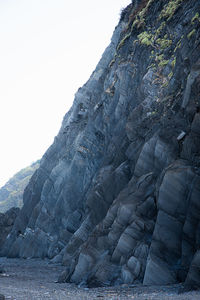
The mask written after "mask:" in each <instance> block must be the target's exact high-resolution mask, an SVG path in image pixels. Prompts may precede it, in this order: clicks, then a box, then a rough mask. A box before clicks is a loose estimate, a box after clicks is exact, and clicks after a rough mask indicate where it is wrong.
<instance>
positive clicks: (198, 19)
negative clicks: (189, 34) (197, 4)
mask: <svg viewBox="0 0 200 300" xmlns="http://www.w3.org/2000/svg"><path fill="white" fill-rule="evenodd" d="M196 21H198V22H199V23H200V17H199V13H198V12H197V13H196V14H195V16H194V17H193V18H192V20H191V24H194V23H195V22H196Z"/></svg>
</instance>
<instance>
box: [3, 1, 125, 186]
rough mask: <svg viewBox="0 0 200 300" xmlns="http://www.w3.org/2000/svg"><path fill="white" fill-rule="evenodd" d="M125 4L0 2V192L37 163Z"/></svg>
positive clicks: (95, 61) (104, 2) (113, 2)
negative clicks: (22, 172)
mask: <svg viewBox="0 0 200 300" xmlns="http://www.w3.org/2000/svg"><path fill="white" fill-rule="evenodd" d="M130 2H131V0H101V1H97V0H85V1H81V0H76V1H68V0H0V140H1V144H0V186H2V185H3V184H5V182H6V181H7V180H8V179H9V178H10V177H12V175H14V173H16V172H18V171H19V170H20V169H22V168H24V167H26V166H28V165H30V164H31V163H32V162H33V161H35V160H37V159H40V158H41V157H42V155H43V154H44V152H45V151H46V150H47V148H48V147H49V146H50V145H51V143H52V142H53V139H54V136H56V135H57V133H58V130H59V128H60V126H61V122H62V119H63V117H64V114H65V113H66V112H67V111H68V110H69V108H70V106H71V105H72V102H73V98H74V94H75V92H76V91H77V89H78V88H79V87H81V86H82V85H83V84H84V83H85V82H86V81H87V80H88V79H89V76H90V75H91V73H92V71H93V70H94V68H95V66H96V65H97V63H98V61H99V59H100V57H101V55H102V54H103V51H104V49H105V48H106V47H107V46H108V44H109V42H110V38H111V36H112V33H113V30H114V28H115V26H116V25H117V23H118V20H119V13H120V10H121V8H123V7H125V6H126V5H128V4H129V3H130Z"/></svg>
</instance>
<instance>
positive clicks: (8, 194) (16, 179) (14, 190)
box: [0, 161, 39, 213]
mask: <svg viewBox="0 0 200 300" xmlns="http://www.w3.org/2000/svg"><path fill="white" fill-rule="evenodd" d="M37 168H39V161H36V162H35V163H33V164H32V165H30V166H28V167H27V168H24V169H22V170H21V171H19V172H17V173H16V174H15V175H14V176H13V177H12V178H11V179H9V180H8V182H7V183H6V184H5V185H4V186H3V187H2V188H0V212H1V213H5V212H6V211H7V210H9V209H10V208H12V207H19V208H21V207H22V206H23V193H24V189H25V187H26V186H27V184H28V182H29V180H30V178H31V176H32V175H33V173H34V172H35V170H36V169H37Z"/></svg>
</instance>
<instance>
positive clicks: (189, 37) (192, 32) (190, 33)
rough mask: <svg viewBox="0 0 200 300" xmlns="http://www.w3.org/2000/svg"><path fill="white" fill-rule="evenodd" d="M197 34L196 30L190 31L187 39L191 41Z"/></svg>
mask: <svg viewBox="0 0 200 300" xmlns="http://www.w3.org/2000/svg"><path fill="white" fill-rule="evenodd" d="M195 32H196V29H193V30H192V31H190V32H189V33H188V35H187V38H188V39H191V37H192V36H193V35H194V34H195Z"/></svg>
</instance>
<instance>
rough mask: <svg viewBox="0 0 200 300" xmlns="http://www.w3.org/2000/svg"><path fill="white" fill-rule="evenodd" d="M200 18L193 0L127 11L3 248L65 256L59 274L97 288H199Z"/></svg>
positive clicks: (13, 253)
mask: <svg viewBox="0 0 200 300" xmlns="http://www.w3.org/2000/svg"><path fill="white" fill-rule="evenodd" d="M199 15H200V3H199V1H196V0H191V1H183V0H176V1H174V0H173V1H172V0H168V1H154V0H149V1H147V0H140V1H132V3H131V4H130V5H129V6H128V7H127V8H125V9H124V10H123V12H122V15H121V20H120V22H119V24H118V26H117V27H116V29H115V31H114V34H113V37H112V40H111V44H110V45H109V47H108V48H107V49H106V50H105V52H104V54H103V56H102V58H101V60H100V62H99V64H98V65H97V67H96V70H95V71H94V72H93V74H92V75H91V77H90V79H89V80H88V82H87V83H86V84H85V85H84V86H83V87H82V88H81V89H79V90H78V92H77V94H76V96H75V100H74V103H73V106H72V108H71V109H70V111H69V112H68V113H67V114H66V115H65V117H64V119H63V123H62V127H61V129H60V131H59V133H58V136H57V137H56V138H55V141H54V143H53V145H52V146H51V147H50V148H49V149H48V151H47V152H46V153H45V154H44V156H43V158H42V160H41V164H40V168H39V169H38V170H37V171H36V172H35V174H34V175H33V177H32V178H31V181H30V183H29V185H28V186H27V188H26V190H25V192H24V206H23V208H22V210H21V211H20V214H19V216H18V217H17V219H16V221H15V225H14V227H13V230H12V232H11V234H10V236H9V238H8V239H7V240H6V243H5V244H4V247H3V251H2V255H7V256H9V257H17V256H20V257H24V258H27V257H49V258H52V259H53V261H54V262H56V261H62V262H63V264H65V265H66V271H65V272H64V273H63V274H62V275H61V276H60V278H59V281H68V282H75V283H77V284H86V285H88V286H101V285H112V284H123V283H127V284H131V283H137V282H143V283H144V284H148V285H151V284H170V283H176V282H184V281H185V280H186V283H187V284H188V286H189V285H192V286H195V287H198V286H199V285H200V278H199V274H198V268H199V261H200V259H199V257H200V255H199V250H198V249H199V247H200V235H199V229H200V17H199ZM19 232H20V234H19Z"/></svg>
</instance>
